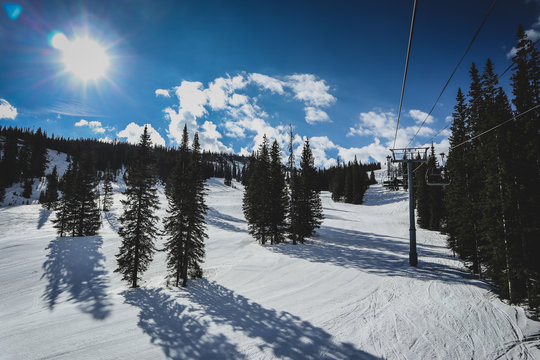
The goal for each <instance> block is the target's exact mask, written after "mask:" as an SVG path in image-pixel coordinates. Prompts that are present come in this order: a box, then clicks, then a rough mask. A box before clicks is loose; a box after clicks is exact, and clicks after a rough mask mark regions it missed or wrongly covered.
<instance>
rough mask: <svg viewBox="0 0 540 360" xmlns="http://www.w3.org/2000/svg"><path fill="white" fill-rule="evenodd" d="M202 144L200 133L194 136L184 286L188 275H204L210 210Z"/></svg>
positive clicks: (197, 276) (183, 274)
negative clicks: (208, 213) (205, 244)
mask: <svg viewBox="0 0 540 360" xmlns="http://www.w3.org/2000/svg"><path fill="white" fill-rule="evenodd" d="M201 164H202V159H201V146H200V143H199V134H198V133H195V136H194V138H193V150H192V159H191V167H190V168H189V173H188V176H189V180H190V190H191V191H190V193H189V197H188V211H187V214H186V216H187V229H186V242H185V247H184V250H185V251H184V259H183V264H182V265H183V267H184V268H183V272H182V279H183V281H182V286H183V287H185V286H187V281H188V276H189V277H192V278H200V277H202V275H203V272H202V268H201V263H202V262H203V259H204V256H205V247H204V240H205V239H207V238H208V235H207V234H206V223H205V216H206V213H207V211H208V207H207V206H206V203H205V200H204V197H205V196H206V186H205V184H204V176H203V173H202V166H201Z"/></svg>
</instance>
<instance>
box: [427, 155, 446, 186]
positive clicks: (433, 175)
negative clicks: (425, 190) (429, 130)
mask: <svg viewBox="0 0 540 360" xmlns="http://www.w3.org/2000/svg"><path fill="white" fill-rule="evenodd" d="M439 155H441V163H442V164H441V166H436V167H433V168H430V167H429V166H428V169H427V171H426V184H427V185H429V186H447V185H450V179H449V178H448V172H447V171H446V162H445V160H444V156H445V154H444V153H440V154H439Z"/></svg>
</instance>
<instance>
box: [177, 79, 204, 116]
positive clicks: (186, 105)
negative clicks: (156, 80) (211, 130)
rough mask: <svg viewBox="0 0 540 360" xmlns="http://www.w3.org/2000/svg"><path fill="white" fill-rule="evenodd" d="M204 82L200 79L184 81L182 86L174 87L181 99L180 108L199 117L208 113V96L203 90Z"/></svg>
mask: <svg viewBox="0 0 540 360" xmlns="http://www.w3.org/2000/svg"><path fill="white" fill-rule="evenodd" d="M202 88H203V84H202V83H201V82H199V81H185V80H184V81H182V83H181V84H180V86H177V87H175V88H174V90H175V94H176V96H177V97H178V100H179V101H180V109H181V110H183V111H186V112H189V113H191V114H192V115H193V116H194V117H196V118H198V117H201V116H203V115H205V114H206V113H207V111H206V109H205V107H204V105H206V103H207V102H208V97H207V96H206V94H205V92H204V91H203V89H202Z"/></svg>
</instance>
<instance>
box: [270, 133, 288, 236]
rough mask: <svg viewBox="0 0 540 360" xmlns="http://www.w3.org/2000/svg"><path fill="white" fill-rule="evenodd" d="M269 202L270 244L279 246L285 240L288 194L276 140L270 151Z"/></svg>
mask: <svg viewBox="0 0 540 360" xmlns="http://www.w3.org/2000/svg"><path fill="white" fill-rule="evenodd" d="M269 191H270V195H271V196H270V199H269V200H270V202H269V203H268V206H269V208H270V211H269V213H270V233H271V244H279V243H281V242H283V240H284V238H285V230H286V227H287V224H286V217H287V205H288V200H289V199H288V194H287V184H286V182H285V171H284V168H283V165H282V164H281V149H280V148H279V144H278V142H277V141H276V140H274V142H273V143H272V149H271V151H270V178H269Z"/></svg>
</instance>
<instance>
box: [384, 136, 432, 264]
mask: <svg viewBox="0 0 540 360" xmlns="http://www.w3.org/2000/svg"><path fill="white" fill-rule="evenodd" d="M428 149H429V148H428V147H417V148H404V149H390V151H391V152H392V162H393V163H406V164H407V176H408V184H409V242H410V250H409V265H411V266H416V265H418V253H417V252H416V221H415V219H414V184H413V171H414V169H413V167H412V165H413V164H414V163H425V162H427V152H428Z"/></svg>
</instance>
